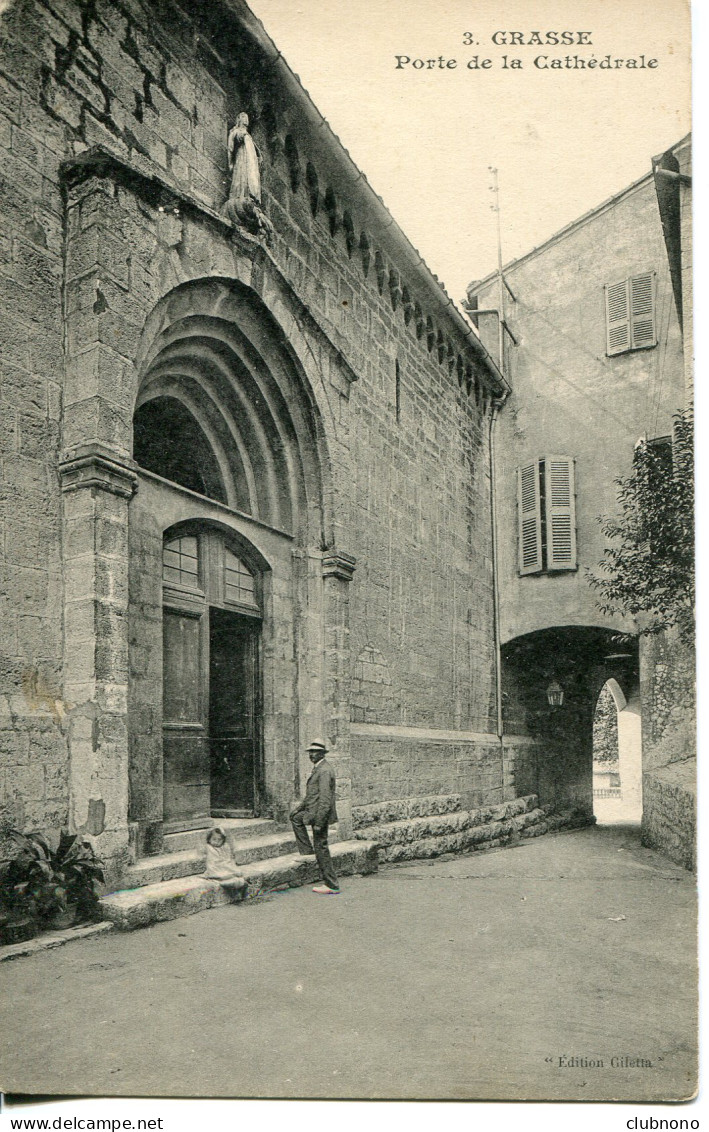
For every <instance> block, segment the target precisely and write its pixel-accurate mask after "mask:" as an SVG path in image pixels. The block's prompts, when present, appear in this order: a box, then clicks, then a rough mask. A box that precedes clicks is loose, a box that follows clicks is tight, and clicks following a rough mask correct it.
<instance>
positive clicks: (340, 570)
mask: <svg viewBox="0 0 709 1132" xmlns="http://www.w3.org/2000/svg"><path fill="white" fill-rule="evenodd" d="M356 564H357V559H356V558H354V557H353V556H352V555H351V554H344V553H343V552H342V551H330V553H329V554H325V555H323V560H322V572H323V578H339V579H340V581H342V582H351V581H352V578H353V576H354V572H355V566H356Z"/></svg>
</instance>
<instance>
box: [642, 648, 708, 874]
mask: <svg viewBox="0 0 709 1132" xmlns="http://www.w3.org/2000/svg"><path fill="white" fill-rule="evenodd" d="M694 664H695V660H694V652H693V649H692V648H691V647H690V646H689V645H687V644H685V643H684V642H682V641H681V640H679V638H678V636H677V634H676V632H675V631H674V630H672V631H669V632H667V633H662V634H659V635H658V636H656V637H649V638H643V639H642V642H641V650H640V695H641V699H642V706H643V712H642V737H643V819H642V838H643V843H644V844H645V845H649V846H650V847H651V848H653V849H659V850H660V852H663V853H666V854H667V856H668V857H670V858H671V859H672V860H673V861H676V862H677V863H678V864H681V865H684V866H685V867H686V868H693V867H694V864H695V861H696V837H697V830H696V809H697V804H696V795H697V756H696V688H695V669H694Z"/></svg>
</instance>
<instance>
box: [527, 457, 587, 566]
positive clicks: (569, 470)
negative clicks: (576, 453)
mask: <svg viewBox="0 0 709 1132" xmlns="http://www.w3.org/2000/svg"><path fill="white" fill-rule="evenodd" d="M517 523H518V542H519V572H520V574H541V573H543V572H545V571H547V572H549V573H554V572H556V571H559V570H575V569H576V566H577V562H576V493H575V485H574V461H573V459H572V458H571V457H570V456H544V457H543V458H541V459H538V460H532V461H530V462H529V463H527V464H523V465H522V466H521V467H519V468H518V469H517Z"/></svg>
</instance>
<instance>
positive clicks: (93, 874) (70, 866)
mask: <svg viewBox="0 0 709 1132" xmlns="http://www.w3.org/2000/svg"><path fill="white" fill-rule="evenodd" d="M9 836H10V838H11V839H12V840H13V841H14V842H15V845H16V846H17V852H16V853H15V855H14V856H13V857H12V858H10V859H9V860H6V861H5V862H3V868H2V874H1V877H0V882H1V883H0V890H1V892H2V903H3V905H4V908H5V918H6V927H5V930H4V931H3V933H2V934H3V936H4V937H6V936H7V935H8V934H11V935H12V934H13V932H12V928H11V926H10V925H11V923H12V919H13V916H14V919H15V922H17V920H18V919H20V920H22V919H24V920H28V919H29V920H34V922H35V925H39V926H42V927H48V928H55V929H56V928H66V927H70V926H71V924H73V923H75V922H76V921H77V920H79V921H81V920H87V919H94V918H95V917H96V914H97V911H98V888H99V882H101V881H103V870H102V867H101V861H100V860H99V859H98V858H97V857H96V855H95V853H94V850H93V848H92V846H91V845H90V844H89V843H88V842H86V841H83V840H82V838H81V837H80V836H79V834H76V833H69V832H68V831H66V830H62V832H61V835H60V837H59V843H58V845H57V847H56V849H55V848H53V847H52V845H51V844H50V843H49V841H48V840H47V838H46V837H44V836H43V834H41V833H20V832H19V831H18V830H11V831H10V833H9ZM24 938H28V937H27V936H25V937H24Z"/></svg>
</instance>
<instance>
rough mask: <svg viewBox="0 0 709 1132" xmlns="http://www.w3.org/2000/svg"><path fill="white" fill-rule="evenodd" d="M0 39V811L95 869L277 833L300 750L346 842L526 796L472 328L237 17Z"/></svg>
mask: <svg viewBox="0 0 709 1132" xmlns="http://www.w3.org/2000/svg"><path fill="white" fill-rule="evenodd" d="M2 23H3V27H2V42H1V43H0V83H1V98H2V115H1V116H0V122H2V130H1V132H0V144H1V145H2V146H3V162H2V170H1V171H0V178H1V180H2V184H1V185H0V190H1V195H2V199H1V204H0V207H1V208H2V213H3V228H2V232H3V234H2V242H1V244H0V250H1V252H2V263H1V265H0V286H1V287H2V304H1V311H0V320H1V321H2V333H1V334H0V358H1V364H2V399H3V414H2V446H3V452H2V482H1V483H0V499H1V501H2V525H3V534H4V541H3V543H2V547H3V552H4V561H3V565H2V602H3V618H2V641H1V645H0V666H1V669H0V676H1V679H2V687H1V689H0V729H1V730H0V736H1V739H2V767H3V770H2V778H1V779H0V784H1V787H2V795H1V796H0V812H1V814H2V821H3V824H4V825H5V827H8V826H12V827H15V828H20V829H28V828H33V829H43V830H45V831H49V832H52V831H56V830H58V829H59V828H60V827H63V826H68V827H70V828H72V829H77V830H80V831H82V832H83V833H85V834H86V835H87V836H90V837H91V838H92V840H93V843H94V844H95V846H96V848H97V851H98V852H99V853H100V854H101V855H102V856H103V858H104V859H105V860H107V861H108V862H109V864H110V869H109V873H110V877H111V882H112V883H114V884H115V883H117V882H118V881H120V878H121V877H122V875H123V873H124V872H125V869H126V868H127V867H128V866H129V865H130V864H131V863H135V862H136V861H139V860H142V859H144V858H147V857H151V856H155V855H159V854H161V853H163V852H164V851H165V847H166V845H167V842H166V838H167V837H169V836H173V837H174V836H175V835H176V834H180V833H184V832H185V831H189V830H195V829H196V830H200V829H203V828H204V827H206V826H208V825H210V824H211V822H212V820H214V818H215V817H223V816H226V817H230V816H231V817H233V818H235V819H238V818H239V817H246V816H255V817H259V816H261V817H266V818H271V819H274V820H275V821H276V822H279V821H283V819H284V818H285V816H286V815H287V812H288V809H289V807H290V805H291V802H292V799H293V797H294V796H295V795H296V794H297V793H298V791H299V790H300V788H301V786H302V783H303V777H304V773H305V771H306V769H307V760H306V759H305V758H304V753H303V752H304V746H305V744H306V742H307V741H308V740H310V739H311V738H312V737H313V736H315V735H317V736H319V737H322V738H324V740H325V742H326V743H327V745H328V746H329V747H330V749H331V758H332V760H333V762H334V764H335V766H336V769H337V774H338V789H339V794H340V798H339V802H338V805H339V812H340V831H339V832H340V837H341V838H344V839H346V838H347V837H350V836H351V834H352V831H353V824H354V826H356V825H357V813H358V810H366V809H367V807H369V808H370V810H371V808H372V807H375V808H376V807H377V806H379V807H380V810H379V811H377V812H379V813H380V815H381V814H386V813H388V814H389V816H392V814H393V815H394V816H396V814H397V813H398V814H399V815H401V814H404V813H407V814H410V813H412V812H418V813H419V814H424V815H425V814H426V813H427V812H428V811H427V808H426V805H425V799H430V798H431V797H434V798H435V796H440V797H441V798H454V799H456V801H455V802H453V803H448V802H446V803H445V805H444V804H443V803H442V804H441V805H440V806H439V807H436V806H435V805H434V806H433V812H434V813H435V812H436V811H437V809H438V810H441V809H445V808H446V806H447V805H449V804H450V805H453V806H454V807H455V808H456V809H460V807H463V808H464V809H465V808H466V807H467V812H469V811H470V810H471V808H473V809H474V808H476V807H477V808H480V807H488V808H489V807H496V806H497V807H498V809H499V807H500V806H501V805H502V804H503V803H508V802H510V801H512V800H514V799H515V798H516V797H517V795H518V794H520V793H525V792H526V793H529V792H530V790H531V789H532V788H533V786H534V781H533V779H534V773H533V766H534V759H535V757H536V756H535V745H534V742H533V740H531V739H530V738H529V737H525V736H520V737H518V738H517V739H515V738H512V739H509V740H507V741H506V743H503V741H502V740H501V738H500V736H499V734H498V732H497V729H496V715H497V708H496V672H497V668H496V642H495V624H494V610H493V573H492V533H491V523H490V460H489V452H490V446H489V430H490V421H491V415H492V413H493V411H494V408H495V406H496V405H497V404H498V402H499V400H500V398H501V397H502V396H503V394H504V391H505V382H504V379H503V377H502V375H501V373H500V372H499V370H498V368H497V366H496V364H495V362H494V361H493V360H492V358H491V356H490V354H489V353H488V352H487V350H486V349H485V347H484V346H483V345H482V343H481V341H480V339H479V338H478V337H477V336H476V334H475V333H473V332H472V330H471V328H470V326H469V325H468V324H467V322H466V321H465V320H464V319H463V318H462V317H461V316H460V314H459V313H458V311H457V310H456V308H455V307H454V306H453V305H452V303H451V301H450V299H449V298H448V296H447V295H446V294H445V292H444V291H443V289H442V287H441V286H440V284H439V283H438V281H437V280H436V279H435V278H434V277H433V275H432V274H431V272H430V271H429V269H428V268H427V266H426V264H425V263H424V262H423V261H422V260H421V258H420V256H419V255H418V253H417V252H416V250H415V249H414V248H413V247H412V245H411V244H410V243H409V241H408V240H407V238H406V236H405V235H404V233H403V232H402V231H401V230H400V229H399V228H398V226H397V224H396V223H395V221H394V220H393V219H392V217H391V215H390V214H389V213H388V212H387V210H386V208H385V207H384V205H383V204H382V202H381V200H380V199H379V198H378V197H377V195H376V194H375V193H374V192H373V191H372V189H371V188H370V186H369V185H368V183H367V181H366V179H365V177H364V176H363V175H362V173H361V172H360V171H359V170H358V169H357V168H356V167H355V165H354V164H353V162H352V161H351V159H350V158H349V156H348V154H347V153H346V151H345V150H344V149H343V147H342V146H341V144H340V143H339V142H338V140H337V138H336V137H335V136H334V135H333V133H332V132H331V130H330V128H329V126H328V124H327V122H325V121H324V120H323V118H322V117H321V115H320V114H319V113H318V111H317V109H316V108H315V107H314V106H313V104H312V102H311V101H310V99H309V97H308V96H307V94H306V93H305V91H304V90H303V89H302V87H301V86H300V84H299V82H298V80H297V79H296V77H295V76H294V75H293V73H292V72H291V71H290V69H289V68H288V66H287V64H286V63H285V61H284V60H283V58H282V57H281V56H280V54H279V53H278V51H277V50H276V48H275V47H274V45H273V43H272V42H271V41H270V39H269V38H268V36H267V35H266V33H265V31H264V29H263V28H262V26H261V25H260V23H259V22H258V21H257V20H256V19H255V18H254V17H253V15H252V14H251V12H250V11H249V9H248V8H247V6H246V5H245V4H244V3H241V2H240V0H236V2H231V3H226V2H225V3H214V4H199V5H197V6H196V7H195V6H193V5H187V4H185V5H180V4H178V3H173V2H172V0H165V2H162V0H153V2H151V3H150V4H147V3H146V4H143V3H140V2H139V0H117V2H116V0H111V2H108V0H92V2H90V3H88V2H80V0H18V2H17V3H13V4H12V5H10V7H9V8H8V10H7V11H6V12H5V13H4V14H3V17H2ZM516 776H520V781H518V782H517V781H516ZM522 780H524V781H522ZM397 806H398V809H397ZM417 806H418V810H417V809H416V807H417ZM387 807H388V809H387ZM353 814H354V818H353ZM488 816H489V815H488Z"/></svg>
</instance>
